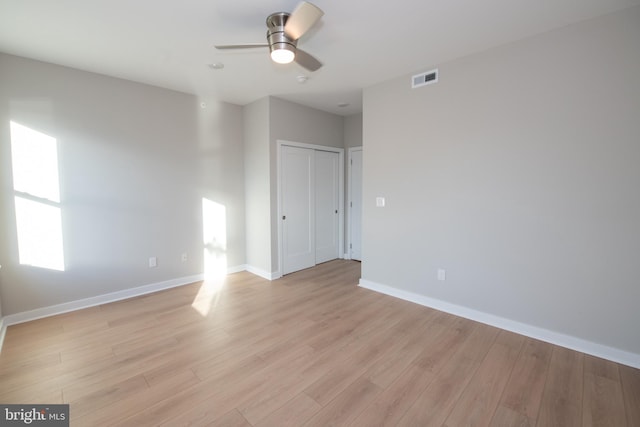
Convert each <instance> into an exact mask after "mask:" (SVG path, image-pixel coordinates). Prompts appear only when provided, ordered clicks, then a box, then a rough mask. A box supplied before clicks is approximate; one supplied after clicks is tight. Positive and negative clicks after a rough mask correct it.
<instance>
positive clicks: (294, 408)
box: [254, 393, 322, 427]
mask: <svg viewBox="0 0 640 427" xmlns="http://www.w3.org/2000/svg"><path fill="white" fill-rule="evenodd" d="M320 409H322V406H320V405H319V404H318V403H317V402H316V401H315V400H313V399H312V398H310V397H309V396H307V395H306V394H304V393H298V394H297V395H296V396H295V397H293V398H292V399H290V400H289V401H288V402H286V403H285V404H284V405H282V406H281V407H279V408H277V409H276V410H275V411H273V412H272V413H271V414H269V415H268V416H267V417H265V418H263V419H262V420H260V421H258V422H257V423H255V424H254V426H255V427H298V426H301V425H303V424H304V423H305V422H306V421H308V420H309V419H310V418H311V417H313V415H315V414H316V413H317V412H318V411H320Z"/></svg>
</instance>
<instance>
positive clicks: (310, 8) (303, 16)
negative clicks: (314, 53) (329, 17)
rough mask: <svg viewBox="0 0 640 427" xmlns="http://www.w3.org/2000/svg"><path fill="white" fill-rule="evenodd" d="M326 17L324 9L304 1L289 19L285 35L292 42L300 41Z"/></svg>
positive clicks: (285, 27)
mask: <svg viewBox="0 0 640 427" xmlns="http://www.w3.org/2000/svg"><path fill="white" fill-rule="evenodd" d="M322 15H324V12H323V11H322V9H320V8H319V7H318V6H315V5H313V4H311V3H309V2H306V1H303V2H301V3H300V4H299V5H298V6H296V8H295V10H294V11H293V12H291V15H290V16H289V18H288V19H287V23H286V24H285V25H284V34H285V35H286V36H287V37H289V38H290V39H292V40H298V39H299V38H300V37H302V35H303V34H304V33H306V32H307V31H308V30H309V29H310V28H311V27H313V25H314V24H315V23H316V22H318V20H319V19H320V18H321V17H322Z"/></svg>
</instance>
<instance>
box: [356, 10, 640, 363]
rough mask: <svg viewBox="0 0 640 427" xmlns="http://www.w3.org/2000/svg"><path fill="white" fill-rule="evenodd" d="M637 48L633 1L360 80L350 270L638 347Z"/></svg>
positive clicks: (638, 22)
mask: <svg viewBox="0 0 640 427" xmlns="http://www.w3.org/2000/svg"><path fill="white" fill-rule="evenodd" d="M639 46H640V8H639V7H635V8H632V9H628V10H626V11H623V12H620V13H617V14H614V15H609V16H605V17H602V18H598V19H595V20H591V21H586V22H583V23H579V24H576V25H573V26H570V27H566V28H563V29H560V30H556V31H553V32H549V33H546V34H543V35H540V36H537V37H533V38H529V39H526V40H522V41H520V42H516V43H513V44H509V45H505V46H502V47H499V48H496V49H492V50H489V51H485V52H482V53H479V54H476V55H473V56H469V57H466V58H463V59H460V60H456V61H453V62H449V63H446V64H425V68H424V69H423V70H416V72H420V71H426V70H429V69H431V68H434V66H438V67H439V70H440V82H439V83H438V84H435V85H430V86H426V87H422V88H419V89H415V90H412V89H411V88H410V76H409V75H407V76H403V77H400V78H398V79H395V80H392V81H388V82H386V83H383V84H380V85H377V86H375V87H371V88H368V89H366V90H365V91H364V146H365V150H364V164H365V165H366V166H365V168H364V220H363V222H364V224H363V256H364V260H363V265H362V277H363V280H368V281H371V282H375V283H378V284H383V285H388V286H391V287H395V288H397V289H401V290H404V291H409V292H413V293H415V294H419V295H425V296H428V297H432V298H435V299H439V300H442V301H445V302H449V303H453V304H457V305H459V306H463V307H468V308H471V309H474V310H478V311H482V312H485V313H490V314H493V315H496V316H500V317H503V318H506V319H510V320H515V321H518V322H522V323H525V324H528V325H533V326H537V327H540V328H545V329H548V330H551V331H555V332H559V333H563V334H568V335H571V336H574V337H578V338H581V339H584V340H587V341H591V342H594V343H598V344H602V345H606V346H610V347H614V348H618V349H621V350H624V351H628V352H633V353H636V354H640V340H638V332H637V325H639V324H640V310H638V301H640V286H638V278H639V277H640V262H638V260H640V222H639V221H640V191H639V190H638V185H639V183H640V167H639V166H638V165H639V164H640V139H639V138H640V83H639V80H638V76H640V49H639V48H638V47H639ZM376 196H385V197H386V201H387V207H385V208H376V207H375V203H374V200H375V197H376ZM437 268H444V269H446V272H447V280H446V281H445V282H438V281H436V270H437Z"/></svg>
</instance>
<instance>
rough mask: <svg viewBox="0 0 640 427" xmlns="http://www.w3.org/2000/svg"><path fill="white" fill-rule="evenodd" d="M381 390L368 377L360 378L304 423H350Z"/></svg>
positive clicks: (309, 424) (315, 424)
mask: <svg viewBox="0 0 640 427" xmlns="http://www.w3.org/2000/svg"><path fill="white" fill-rule="evenodd" d="M380 391H381V389H380V387H378V386H377V385H375V384H373V383H372V382H371V381H369V380H368V379H366V378H358V379H357V380H356V381H354V382H353V383H351V384H350V385H349V387H347V388H346V389H345V390H344V391H342V392H341V393H340V394H339V395H338V396H336V398H335V399H333V400H332V401H331V402H330V403H329V404H327V405H326V406H324V407H323V408H322V409H321V410H320V411H318V412H317V413H316V414H315V415H314V416H313V417H312V418H311V419H310V420H309V421H308V422H306V423H305V424H304V425H305V426H308V427H312V426H318V427H325V426H340V425H348V424H350V423H351V422H352V421H353V420H355V418H356V417H357V416H358V415H360V412H361V411H363V410H364V408H365V407H366V406H367V405H369V404H370V403H371V401H372V400H373V399H374V398H375V396H376V395H377V394H379V393H380Z"/></svg>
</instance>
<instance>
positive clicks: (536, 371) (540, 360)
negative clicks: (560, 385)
mask: <svg viewBox="0 0 640 427" xmlns="http://www.w3.org/2000/svg"><path fill="white" fill-rule="evenodd" d="M552 350H553V347H552V346H551V345H549V344H547V343H544V342H542V341H538V340H534V339H531V338H526V339H525V343H524V346H523V349H522V352H521V354H520V357H519V358H518V360H517V361H516V364H515V366H514V368H513V371H512V372H511V375H510V377H509V381H508V382H507V385H506V386H505V389H504V392H503V394H502V397H501V399H500V403H499V407H498V409H497V410H496V417H495V419H494V420H493V421H492V424H493V425H495V426H501V425H510V423H506V420H507V419H510V420H512V419H515V418H517V419H518V420H520V421H519V422H518V423H517V425H528V426H534V425H535V424H536V420H537V417H538V411H539V409H540V402H541V400H542V393H543V391H544V385H545V382H546V379H547V370H548V369H549V361H550V360H551V353H552ZM514 412H515V413H516V414H519V416H514V414H513V413H514Z"/></svg>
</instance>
